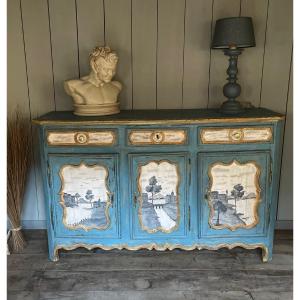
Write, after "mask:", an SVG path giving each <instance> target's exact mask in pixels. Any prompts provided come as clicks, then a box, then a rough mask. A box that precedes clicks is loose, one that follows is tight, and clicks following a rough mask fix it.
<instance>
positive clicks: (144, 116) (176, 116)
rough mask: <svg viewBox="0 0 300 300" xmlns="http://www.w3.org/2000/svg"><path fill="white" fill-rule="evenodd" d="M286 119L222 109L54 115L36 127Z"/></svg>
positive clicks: (266, 112)
mask: <svg viewBox="0 0 300 300" xmlns="http://www.w3.org/2000/svg"><path fill="white" fill-rule="evenodd" d="M282 119H284V115H282V114H280V113H276V112H273V111H271V110H269V109H265V108H248V109H246V110H245V112H244V113H242V114H238V115H224V114H221V113H220V112H219V109H159V110H122V111H121V112H120V113H119V114H115V115H109V116H76V115H74V114H73V112H72V111H52V112H49V113H47V114H45V115H43V116H41V117H39V118H37V119H35V120H33V122H34V123H36V124H50V125H51V124H52V125H58V124H64V125H68V124H85V125H86V124H96V125H97V124H98V125H105V124H137V125H146V124H197V123H221V122H222V123H223V122H250V121H257V122H266V121H278V120H282Z"/></svg>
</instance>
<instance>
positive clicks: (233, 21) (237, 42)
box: [211, 17, 255, 114]
mask: <svg viewBox="0 0 300 300" xmlns="http://www.w3.org/2000/svg"><path fill="white" fill-rule="evenodd" d="M254 46H255V37H254V30H253V24H252V19H251V18H250V17H232V18H224V19H219V20H217V21H216V26H215V32H214V36H213V41H212V45H211V48H212V49H223V52H224V54H225V55H227V56H229V67H228V69H227V74H228V78H227V80H228V82H227V83H226V84H225V85H224V87H223V94H224V96H225V97H226V98H227V99H228V100H227V101H225V102H224V103H223V104H222V106H221V112H222V113H224V114H238V113H242V112H243V111H244V108H243V107H242V105H241V103H240V102H238V101H236V98H237V97H238V96H239V95H240V94H241V86H240V85H239V84H238V83H237V82H236V81H237V73H238V69H237V61H238V56H239V55H240V54H241V53H242V51H243V48H248V47H254Z"/></svg>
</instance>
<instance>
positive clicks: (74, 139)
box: [46, 130, 117, 146]
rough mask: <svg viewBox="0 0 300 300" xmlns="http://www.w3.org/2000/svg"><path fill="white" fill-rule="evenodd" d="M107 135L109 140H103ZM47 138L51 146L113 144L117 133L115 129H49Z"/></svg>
mask: <svg viewBox="0 0 300 300" xmlns="http://www.w3.org/2000/svg"><path fill="white" fill-rule="evenodd" d="M105 135H106V136H107V137H109V138H108V140H101V138H102V137H103V136H105ZM55 138H56V140H55ZM46 139H47V143H48V145H49V146H113V145H115V144H116V141H117V133H116V131H115V130H98V131H71V130H69V131H47V133H46ZM53 139H54V140H53Z"/></svg>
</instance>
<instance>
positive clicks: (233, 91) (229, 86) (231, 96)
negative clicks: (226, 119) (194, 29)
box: [221, 48, 244, 115]
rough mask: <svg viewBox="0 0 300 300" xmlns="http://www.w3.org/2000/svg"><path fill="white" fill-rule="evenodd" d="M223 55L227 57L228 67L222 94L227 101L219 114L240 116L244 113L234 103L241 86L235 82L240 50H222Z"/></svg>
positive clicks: (238, 105)
mask: <svg viewBox="0 0 300 300" xmlns="http://www.w3.org/2000/svg"><path fill="white" fill-rule="evenodd" d="M223 51H224V54H225V55H226V56H229V66H228V69H227V71H226V73H227V75H228V78H227V80H228V82H227V83H226V84H225V85H224V87H223V94H224V96H225V97H226V98H228V100H227V101H225V102H224V103H223V104H222V106H221V113H223V114H230V115H234V114H240V113H242V112H244V108H243V106H242V105H241V103H240V102H238V101H236V98H237V97H238V96H239V95H240V94H241V86H240V85H239V84H238V83H237V82H236V81H237V73H238V68H237V61H238V56H239V55H240V54H241V53H242V51H243V50H242V49H237V48H229V49H224V50H223Z"/></svg>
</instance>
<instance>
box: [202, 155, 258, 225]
mask: <svg viewBox="0 0 300 300" xmlns="http://www.w3.org/2000/svg"><path fill="white" fill-rule="evenodd" d="M232 164H236V165H238V166H244V165H247V164H253V165H254V166H255V168H256V173H255V187H256V198H255V204H254V205H253V216H254V221H253V222H252V223H251V224H248V225H243V224H238V225H235V226H230V225H228V224H222V225H214V224H213V223H212V219H213V217H214V213H215V211H214V208H213V205H212V201H211V200H210V195H209V194H210V191H211V189H212V186H213V176H212V172H211V170H212V168H213V167H215V166H217V165H221V166H225V167H227V166H228V167H229V166H230V165H232ZM260 174H261V167H260V166H259V165H258V164H257V163H256V162H255V161H247V162H245V163H240V162H238V161H237V160H235V159H234V160H232V161H231V162H229V163H227V164H226V163H223V162H216V163H214V164H212V165H211V166H210V167H209V169H208V176H209V182H210V184H209V189H208V197H207V202H208V206H209V208H210V214H209V220H208V223H209V226H210V227H211V228H213V229H224V228H227V229H229V230H231V231H235V230H236V229H238V228H246V229H249V228H253V227H254V226H256V225H257V224H258V223H259V216H258V206H259V203H260V202H261V198H260V193H261V189H260V186H259V178H260Z"/></svg>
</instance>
